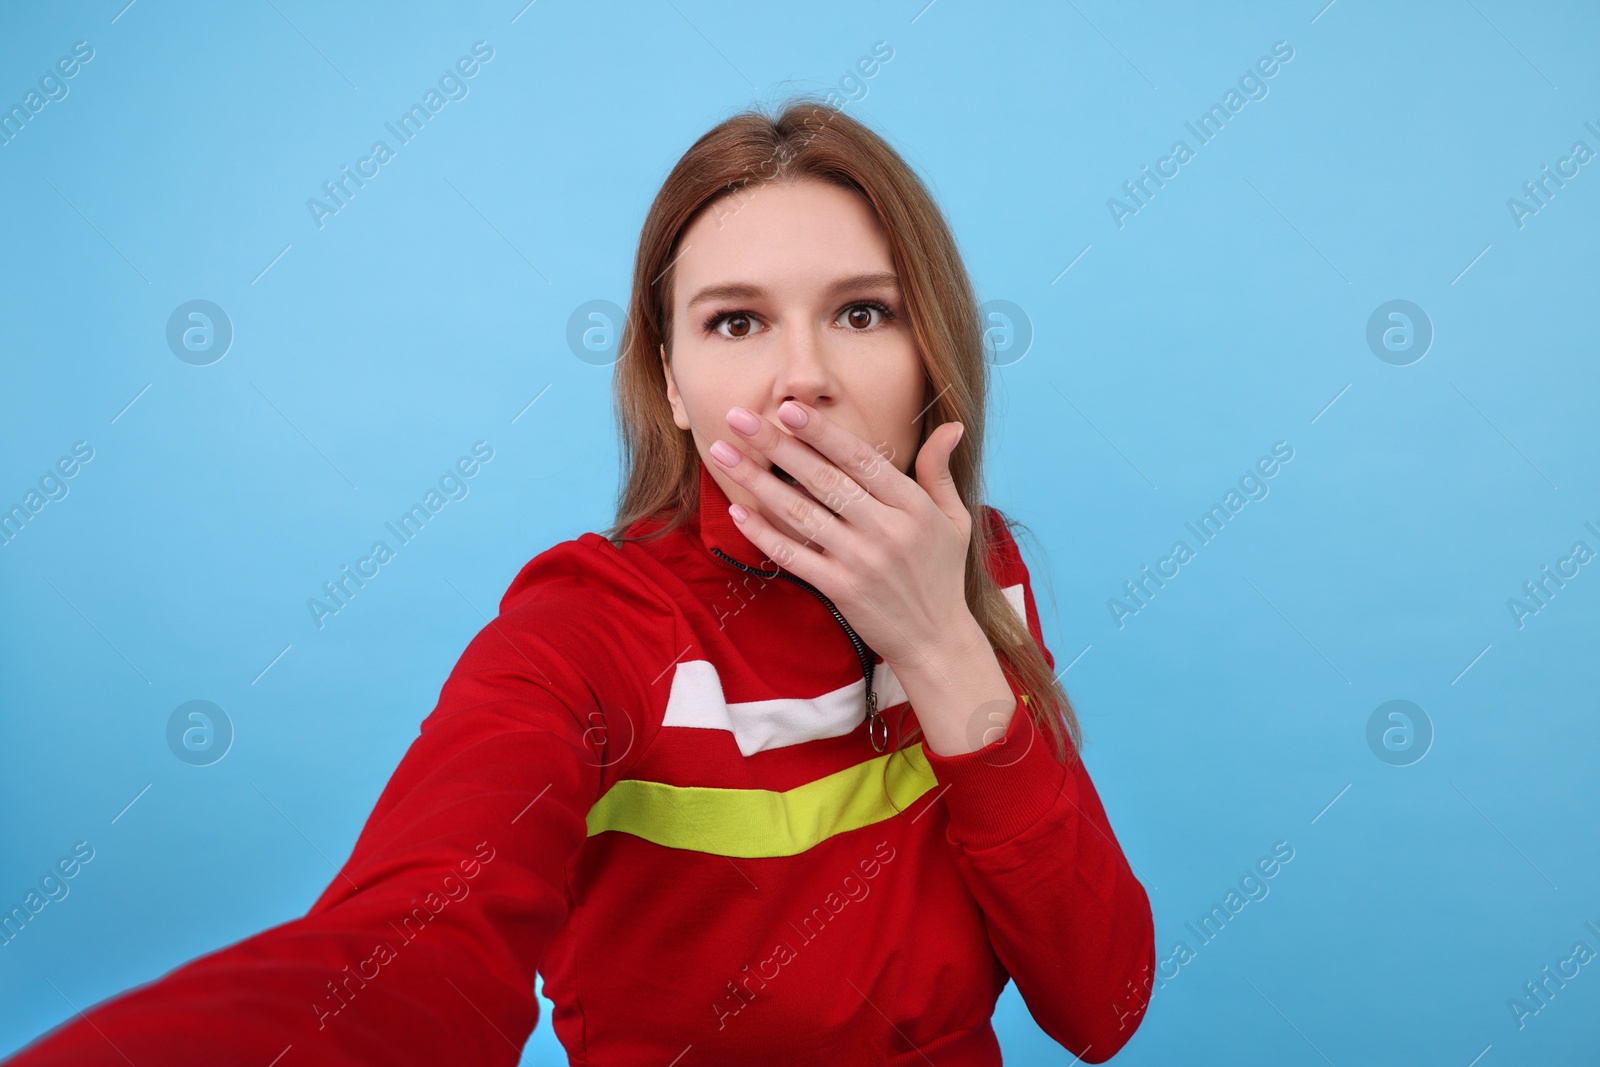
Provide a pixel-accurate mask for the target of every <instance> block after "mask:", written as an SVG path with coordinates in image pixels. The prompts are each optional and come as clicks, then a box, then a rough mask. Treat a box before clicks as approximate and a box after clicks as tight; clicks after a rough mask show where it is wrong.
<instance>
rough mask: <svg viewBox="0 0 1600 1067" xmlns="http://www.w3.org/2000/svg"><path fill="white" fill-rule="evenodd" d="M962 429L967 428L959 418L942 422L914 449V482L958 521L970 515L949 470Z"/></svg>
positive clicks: (963, 432) (958, 522) (948, 514)
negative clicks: (920, 445) (915, 477)
mask: <svg viewBox="0 0 1600 1067" xmlns="http://www.w3.org/2000/svg"><path fill="white" fill-rule="evenodd" d="M952 427H953V429H952ZM965 433H966V428H965V427H964V426H962V425H961V423H959V422H947V423H943V424H942V425H940V426H939V427H938V428H937V429H935V430H934V431H933V433H931V434H929V435H928V439H927V440H926V441H925V442H923V445H922V448H921V449H920V450H919V451H918V452H917V464H916V470H917V484H918V485H920V486H922V488H923V489H924V490H925V491H926V492H927V494H928V496H930V497H932V498H933V502H934V503H935V504H937V505H938V506H939V510H940V511H942V512H944V513H945V515H947V516H948V517H949V518H950V520H951V521H952V522H955V523H956V524H957V525H959V524H960V523H961V522H962V521H963V520H970V518H971V515H970V513H969V512H968V511H967V505H966V503H965V501H963V500H962V499H961V491H960V489H959V488H957V486H956V480H955V476H954V475H952V474H951V473H950V457H951V456H952V455H953V454H954V453H955V450H956V446H957V445H958V444H960V443H961V438H962V437H963V436H964V435H965Z"/></svg>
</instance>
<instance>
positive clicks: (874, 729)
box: [867, 685, 889, 752]
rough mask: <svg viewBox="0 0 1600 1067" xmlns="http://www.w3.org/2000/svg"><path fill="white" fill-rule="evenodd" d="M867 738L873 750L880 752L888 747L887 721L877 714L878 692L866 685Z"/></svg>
mask: <svg viewBox="0 0 1600 1067" xmlns="http://www.w3.org/2000/svg"><path fill="white" fill-rule="evenodd" d="M867 738H868V740H870V741H871V742H872V750H873V751H874V752H882V751H883V750H884V749H886V748H888V747H889V723H888V722H887V721H886V720H885V719H884V717H883V716H882V715H879V714H878V694H877V693H874V692H873V691H872V687H871V686H870V685H869V686H868V687H867Z"/></svg>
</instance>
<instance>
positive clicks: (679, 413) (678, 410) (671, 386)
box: [661, 344, 689, 430]
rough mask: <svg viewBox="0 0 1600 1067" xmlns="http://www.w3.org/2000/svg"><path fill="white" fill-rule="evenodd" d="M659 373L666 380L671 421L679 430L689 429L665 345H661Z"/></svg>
mask: <svg viewBox="0 0 1600 1067" xmlns="http://www.w3.org/2000/svg"><path fill="white" fill-rule="evenodd" d="M661 374H662V376H663V377H664V378H666V380H667V403H669V404H671V405H672V421H673V423H674V424H676V425H677V427H678V429H680V430H687V429H689V413H688V412H687V411H685V410H684V407H683V397H682V396H680V395H679V394H678V383H677V382H676V381H675V380H674V379H673V377H672V367H671V366H670V365H669V364H668V363H667V346H666V345H665V344H663V345H662V346H661Z"/></svg>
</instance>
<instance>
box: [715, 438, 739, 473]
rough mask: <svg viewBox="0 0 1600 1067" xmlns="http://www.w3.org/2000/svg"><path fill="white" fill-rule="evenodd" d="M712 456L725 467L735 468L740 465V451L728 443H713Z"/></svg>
mask: <svg viewBox="0 0 1600 1067" xmlns="http://www.w3.org/2000/svg"><path fill="white" fill-rule="evenodd" d="M711 454H712V455H713V456H716V457H717V460H718V461H719V462H720V463H721V464H722V465H723V466H725V467H735V466H738V464H739V450H738V449H737V448H734V447H733V446H732V445H730V444H729V443H728V442H726V441H712V442H711Z"/></svg>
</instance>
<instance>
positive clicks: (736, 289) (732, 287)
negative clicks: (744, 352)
mask: <svg viewBox="0 0 1600 1067" xmlns="http://www.w3.org/2000/svg"><path fill="white" fill-rule="evenodd" d="M859 289H893V290H895V291H896V292H898V291H899V290H900V279H899V277H898V276H896V274H895V273H894V271H892V270H879V271H869V272H868V273H866V274H852V275H851V276H850V277H848V278H840V279H839V280H838V281H835V282H833V283H832V284H831V285H829V286H828V288H827V289H826V290H824V291H823V296H825V297H831V296H837V295H840V294H842V293H845V292H848V291H850V290H859ZM766 295H767V291H766V290H765V289H763V288H761V286H759V285H752V284H750V283H749V282H723V283H722V284H720V285H708V286H706V287H705V288H704V289H702V290H700V291H699V292H698V293H696V294H695V295H694V297H693V299H691V300H690V301H689V303H688V305H687V306H688V307H691V308H692V307H694V306H695V305H696V304H704V303H707V302H708V301H712V300H758V299H760V298H761V297H764V296H766Z"/></svg>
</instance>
